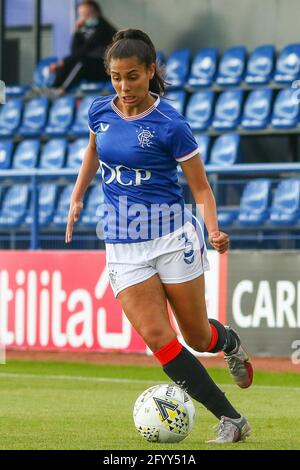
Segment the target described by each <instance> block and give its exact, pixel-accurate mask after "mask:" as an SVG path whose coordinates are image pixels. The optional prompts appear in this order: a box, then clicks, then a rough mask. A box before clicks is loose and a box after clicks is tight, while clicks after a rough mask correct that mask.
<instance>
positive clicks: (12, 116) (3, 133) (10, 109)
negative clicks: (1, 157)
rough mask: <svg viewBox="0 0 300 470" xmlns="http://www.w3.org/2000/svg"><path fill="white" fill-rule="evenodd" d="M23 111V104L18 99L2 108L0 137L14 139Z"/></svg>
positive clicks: (0, 110)
mask: <svg viewBox="0 0 300 470" xmlns="http://www.w3.org/2000/svg"><path fill="white" fill-rule="evenodd" d="M22 110H23V103H22V101H21V100H20V99H18V98H16V99H13V100H10V101H8V102H7V103H6V104H4V105H3V106H1V107H0V137H14V134H15V132H16V130H17V129H18V127H19V125H20V122H21V116H22Z"/></svg>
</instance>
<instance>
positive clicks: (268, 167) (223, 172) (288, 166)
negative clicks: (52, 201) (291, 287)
mask: <svg viewBox="0 0 300 470" xmlns="http://www.w3.org/2000/svg"><path fill="white" fill-rule="evenodd" d="M205 169H206V173H207V175H208V177H209V179H210V182H211V185H212V187H213V190H214V192H215V194H216V196H217V199H218V192H219V189H220V188H219V187H220V185H228V183H229V182H230V184H241V183H243V182H244V181H245V180H244V179H243V178H241V177H248V176H249V177H250V178H252V177H253V176H254V177H257V176H261V175H274V176H275V175H276V180H278V177H279V176H280V175H281V174H285V175H287V174H288V175H290V174H293V173H295V174H297V173H300V163H283V164H278V163H276V164H265V163H262V164H256V163H255V164H235V165H234V166H228V167H222V166H216V165H209V164H208V165H206V167H205ZM77 174H78V170H77V169H76V170H72V169H60V170H59V171H56V170H55V171H54V170H42V169H32V170H0V186H1V185H2V184H3V181H4V183H5V185H6V186H7V185H11V184H12V183H13V182H14V181H16V182H20V181H21V180H22V181H26V182H27V183H28V184H30V188H31V203H30V204H31V206H30V211H31V215H32V223H31V227H30V233H29V235H28V236H29V237H30V248H31V249H32V250H36V249H38V248H39V232H40V229H39V226H38V203H39V202H38V185H39V184H40V183H42V182H45V181H49V180H51V181H53V180H54V181H56V182H57V184H59V185H63V184H64V183H66V182H72V181H74V182H75V179H76V177H77ZM97 176H98V177H99V181H100V180H101V175H100V172H99V173H98V174H97ZM224 176H225V177H227V176H231V177H232V179H230V181H228V180H227V181H226V180H222V179H221V178H220V177H224ZM179 179H180V182H181V184H182V185H183V186H185V190H187V187H186V181H185V178H184V176H183V175H180V177H179ZM16 230H18V229H16ZM16 230H14V232H16ZM0 231H1V228H0ZM6 232H7V231H6ZM250 232H251V230H249V234H248V239H249V240H252V239H253V240H254V239H255V238H256V239H257V238H258V236H260V237H261V236H262V235H261V233H260V235H258V236H255V235H253V234H251V233H250ZM280 232H282V234H281V235H280ZM280 236H281V238H282V240H284V239H286V238H287V235H286V234H285V233H284V230H278V234H277V235H273V234H271V235H268V236H267V238H268V239H270V240H272V239H278V238H280ZM25 238H26V237H25ZM52 238H53V239H55V238H57V237H56V236H55V235H54V236H52ZM59 238H60V239H62V235H59ZM296 238H297V237H296ZM298 238H300V237H298Z"/></svg>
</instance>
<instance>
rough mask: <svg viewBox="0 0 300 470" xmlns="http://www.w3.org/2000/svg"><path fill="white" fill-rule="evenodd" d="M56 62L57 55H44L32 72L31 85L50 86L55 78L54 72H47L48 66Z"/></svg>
mask: <svg viewBox="0 0 300 470" xmlns="http://www.w3.org/2000/svg"><path fill="white" fill-rule="evenodd" d="M57 62H58V59H57V57H46V58H45V59H42V60H40V62H39V63H38V65H37V66H36V68H35V71H34V73H33V85H34V86H37V87H51V86H52V84H53V82H54V79H55V74H54V73H52V74H50V73H49V66H50V65H52V64H56V63H57Z"/></svg>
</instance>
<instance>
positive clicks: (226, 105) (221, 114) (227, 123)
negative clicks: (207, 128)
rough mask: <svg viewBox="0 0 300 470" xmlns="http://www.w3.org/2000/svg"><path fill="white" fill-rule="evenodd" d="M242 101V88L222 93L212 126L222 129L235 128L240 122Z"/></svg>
mask: <svg viewBox="0 0 300 470" xmlns="http://www.w3.org/2000/svg"><path fill="white" fill-rule="evenodd" d="M242 102H243V91H242V90H230V91H224V92H223V93H221V94H220V96H219V98H218V100H217V103H216V106H215V113H214V118H213V122H212V127H213V128H214V129H216V130H221V131H223V130H232V129H235V128H236V127H237V126H238V125H239V123H240V117H241V109H242Z"/></svg>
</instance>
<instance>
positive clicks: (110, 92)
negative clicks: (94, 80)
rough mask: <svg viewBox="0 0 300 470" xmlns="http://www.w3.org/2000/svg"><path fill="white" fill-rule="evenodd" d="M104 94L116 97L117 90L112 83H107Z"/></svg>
mask: <svg viewBox="0 0 300 470" xmlns="http://www.w3.org/2000/svg"><path fill="white" fill-rule="evenodd" d="M103 93H105V94H106V95H115V93H116V90H115V89H114V87H113V86H112V83H111V81H108V82H105V87H104V90H103Z"/></svg>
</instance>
